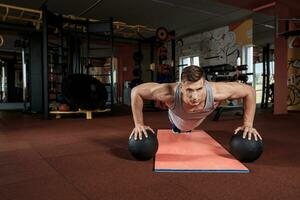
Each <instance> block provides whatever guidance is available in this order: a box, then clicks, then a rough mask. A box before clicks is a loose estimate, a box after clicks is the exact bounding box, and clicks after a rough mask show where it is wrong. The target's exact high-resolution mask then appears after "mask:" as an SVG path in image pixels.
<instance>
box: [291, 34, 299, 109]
mask: <svg viewBox="0 0 300 200" xmlns="http://www.w3.org/2000/svg"><path fill="white" fill-rule="evenodd" d="M295 40H300V37H291V38H289V41H288V44H289V45H288V90H289V96H288V110H300V46H298V45H297V43H296V42H295Z"/></svg>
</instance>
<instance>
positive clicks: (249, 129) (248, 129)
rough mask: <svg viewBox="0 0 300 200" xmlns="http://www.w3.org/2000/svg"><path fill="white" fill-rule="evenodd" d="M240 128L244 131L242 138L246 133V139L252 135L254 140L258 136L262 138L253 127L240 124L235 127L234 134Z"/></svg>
mask: <svg viewBox="0 0 300 200" xmlns="http://www.w3.org/2000/svg"><path fill="white" fill-rule="evenodd" d="M240 130H243V131H244V132H243V138H244V139H245V138H246V137H247V134H248V140H251V137H252V136H253V137H254V139H255V141H257V139H258V138H259V139H260V140H262V137H261V136H260V134H259V133H258V132H257V130H256V129H255V128H253V127H250V126H240V127H238V128H237V129H235V131H234V134H237V133H238V132H239V131H240Z"/></svg>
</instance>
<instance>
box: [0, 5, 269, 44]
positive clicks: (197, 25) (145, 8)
mask: <svg viewBox="0 0 300 200" xmlns="http://www.w3.org/2000/svg"><path fill="white" fill-rule="evenodd" d="M44 1H45V2H47V5H48V9H49V10H51V11H52V12H57V13H62V14H72V15H75V16H78V15H79V14H80V13H82V12H84V11H85V10H86V9H88V8H89V7H91V6H92V5H93V4H95V2H97V1H99V3H98V4H97V5H96V6H95V7H94V8H92V9H91V10H89V12H87V13H85V14H84V15H82V17H86V18H93V19H105V18H109V17H113V18H114V21H122V22H126V23H127V24H131V25H137V24H140V25H145V26H147V27H149V28H154V29H156V28H157V27H160V26H164V27H166V28H167V29H168V30H175V31H176V36H177V37H184V36H188V35H191V34H194V33H198V32H203V31H207V30H211V29H213V28H217V27H220V26H224V25H228V24H230V23H233V22H238V21H241V20H244V19H248V18H251V17H252V18H253V19H254V24H255V27H254V38H255V37H256V35H260V37H262V38H263V37H265V36H270V35H271V36H274V28H272V26H274V18H273V17H272V16H269V15H265V14H261V13H255V12H253V11H251V10H247V9H245V8H240V7H237V6H231V5H228V3H229V2H228V1H229V0H228V1H227V2H223V3H220V2H218V1H216V0H189V1H186V0H102V1H101V0H84V1H74V0H48V1H47V0H44ZM1 2H2V3H6V4H10V5H16V6H21V7H26V8H32V9H40V8H41V6H42V4H43V1H42V0H31V1H28V0H15V1H13V2H12V1H11V0H1ZM225 3H227V4H225ZM260 39H261V38H260ZM262 41H263V40H262Z"/></svg>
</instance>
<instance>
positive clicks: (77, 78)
mask: <svg viewBox="0 0 300 200" xmlns="http://www.w3.org/2000/svg"><path fill="white" fill-rule="evenodd" d="M62 94H63V95H64V97H65V99H66V101H67V102H68V104H70V105H74V106H75V107H77V108H80V109H84V110H95V109H98V108H101V109H103V108H105V104H106V101H107V98H108V94H107V91H106V88H105V86H104V84H102V83H101V82H100V81H99V80H98V79H96V78H94V77H92V76H90V75H87V74H71V75H69V76H67V77H66V78H65V79H64V80H63V82H62Z"/></svg>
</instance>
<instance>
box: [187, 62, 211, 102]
mask: <svg viewBox="0 0 300 200" xmlns="http://www.w3.org/2000/svg"><path fill="white" fill-rule="evenodd" d="M204 80H205V74H204V70H203V69H202V68H201V67H198V66H194V65H191V66H188V67H186V68H184V69H183V70H182V74H181V91H182V96H183V101H184V102H185V103H186V104H189V105H191V106H195V105H198V104H200V103H201V102H203V101H205V94H206V93H205V92H206V91H205V88H204Z"/></svg>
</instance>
